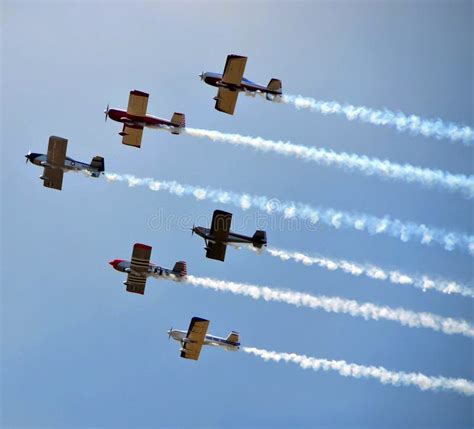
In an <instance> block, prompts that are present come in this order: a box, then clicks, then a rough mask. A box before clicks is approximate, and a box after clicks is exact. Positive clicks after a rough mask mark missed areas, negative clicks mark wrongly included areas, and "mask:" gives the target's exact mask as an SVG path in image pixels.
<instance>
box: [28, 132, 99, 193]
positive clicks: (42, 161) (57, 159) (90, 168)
mask: <svg viewBox="0 0 474 429" xmlns="http://www.w3.org/2000/svg"><path fill="white" fill-rule="evenodd" d="M66 151H67V139H65V138H62V137H56V136H51V137H50V138H49V144H48V153H47V154H42V153H31V152H28V154H26V155H25V158H26V163H27V164H28V161H31V163H32V164H34V165H38V166H39V167H44V170H43V174H42V175H41V176H40V179H41V180H43V186H46V187H47V188H51V189H57V190H58V191H60V190H61V189H62V186H63V175H64V173H65V172H66V173H67V172H69V171H74V172H79V171H83V172H85V173H86V174H87V175H89V176H92V177H99V176H100V174H101V173H103V172H104V167H105V164H104V158H102V157H101V156H94V158H92V161H91V163H90V164H86V163H84V162H79V161H75V160H74V159H72V158H69V157H68V156H66Z"/></svg>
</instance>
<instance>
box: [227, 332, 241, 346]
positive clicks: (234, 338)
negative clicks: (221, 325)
mask: <svg viewBox="0 0 474 429" xmlns="http://www.w3.org/2000/svg"><path fill="white" fill-rule="evenodd" d="M226 341H230V342H232V343H237V344H239V333H238V332H235V331H232V332H231V333H230V334H229V335H227V338H226Z"/></svg>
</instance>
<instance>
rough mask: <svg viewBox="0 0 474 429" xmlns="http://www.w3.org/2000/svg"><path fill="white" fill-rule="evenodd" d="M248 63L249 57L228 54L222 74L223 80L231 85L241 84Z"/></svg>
mask: <svg viewBox="0 0 474 429" xmlns="http://www.w3.org/2000/svg"><path fill="white" fill-rule="evenodd" d="M246 64H247V57H242V56H240V55H227V61H226V62H225V67H224V74H223V75H222V82H224V83H228V84H231V85H240V84H241V83H242V78H243V77H244V71H245V65H246Z"/></svg>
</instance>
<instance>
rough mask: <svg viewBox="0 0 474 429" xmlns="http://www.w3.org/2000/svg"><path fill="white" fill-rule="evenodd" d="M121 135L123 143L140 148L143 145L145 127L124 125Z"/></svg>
mask: <svg viewBox="0 0 474 429" xmlns="http://www.w3.org/2000/svg"><path fill="white" fill-rule="evenodd" d="M121 135H122V143H123V144H126V145H127V146H134V147H138V148H139V147H140V146H141V145H142V136H143V127H129V126H128V125H124V126H123V130H122V133H121Z"/></svg>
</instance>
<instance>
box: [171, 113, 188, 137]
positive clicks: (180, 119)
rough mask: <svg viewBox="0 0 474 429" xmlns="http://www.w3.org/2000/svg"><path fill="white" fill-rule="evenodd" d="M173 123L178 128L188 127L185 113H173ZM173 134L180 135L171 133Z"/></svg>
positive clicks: (176, 132)
mask: <svg viewBox="0 0 474 429" xmlns="http://www.w3.org/2000/svg"><path fill="white" fill-rule="evenodd" d="M171 123H172V124H173V126H174V127H176V128H184V127H186V117H185V115H184V113H177V112H175V113H173V116H172V117H171ZM171 134H179V131H177V130H176V131H171Z"/></svg>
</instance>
